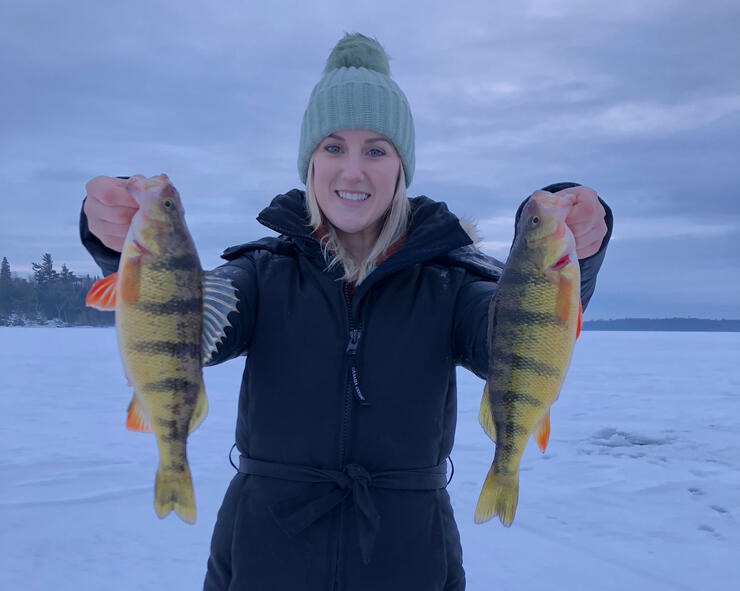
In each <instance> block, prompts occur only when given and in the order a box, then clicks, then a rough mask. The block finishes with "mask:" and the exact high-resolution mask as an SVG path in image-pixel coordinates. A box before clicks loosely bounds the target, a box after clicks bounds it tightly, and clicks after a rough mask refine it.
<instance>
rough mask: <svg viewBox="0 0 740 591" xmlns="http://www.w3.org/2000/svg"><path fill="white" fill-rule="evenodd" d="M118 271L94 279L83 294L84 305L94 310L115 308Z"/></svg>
mask: <svg viewBox="0 0 740 591" xmlns="http://www.w3.org/2000/svg"><path fill="white" fill-rule="evenodd" d="M117 287H118V273H113V274H112V275H108V277H103V278H102V279H100V280H98V281H96V282H95V283H94V284H93V286H92V287H91V288H90V291H88V292H87V296H85V305H86V306H88V307H90V308H95V309H96V310H115V308H116V291H117Z"/></svg>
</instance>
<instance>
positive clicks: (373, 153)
mask: <svg viewBox="0 0 740 591" xmlns="http://www.w3.org/2000/svg"><path fill="white" fill-rule="evenodd" d="M368 153H369V154H370V156H373V157H378V156H385V152H383V150H380V149H379V148H373V149H372V150H370V152H368Z"/></svg>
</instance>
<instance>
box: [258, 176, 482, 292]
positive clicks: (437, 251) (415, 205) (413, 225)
mask: <svg viewBox="0 0 740 591" xmlns="http://www.w3.org/2000/svg"><path fill="white" fill-rule="evenodd" d="M409 202H410V205H411V216H410V219H409V226H408V233H407V235H406V238H405V240H404V242H403V244H402V245H401V247H400V248H398V250H396V251H395V252H393V253H392V254H390V256H388V258H387V259H385V260H384V261H383V262H382V263H381V264H380V265H379V266H378V267H377V269H375V270H374V271H373V272H372V273H371V274H370V275H369V276H368V278H367V279H366V280H365V281H363V282H362V284H361V285H360V286H359V287H358V288H357V291H356V292H355V294H356V296H359V295H360V294H361V293H362V292H364V291H366V290H367V289H369V287H370V286H371V285H372V284H374V283H376V282H377V281H379V280H380V279H381V278H383V277H385V276H387V275H389V274H390V273H393V272H395V271H397V270H399V269H402V268H404V267H407V266H410V265H413V264H416V263H422V262H425V261H428V260H431V259H434V258H437V257H440V256H444V255H446V254H447V253H449V252H450V251H452V250H455V249H457V248H461V247H464V246H467V245H470V244H472V242H473V241H472V240H471V239H470V237H469V236H468V234H467V233H466V232H465V230H463V228H462V227H461V226H460V222H459V220H458V218H457V216H455V215H453V214H452V213H451V212H450V211H449V209H448V208H447V204H446V203H444V202H442V201H433V200H432V199H429V198H428V197H424V196H421V197H412V198H410V199H409ZM257 221H259V222H260V223H261V224H262V225H264V226H266V227H268V228H270V229H271V230H274V231H276V232H278V233H280V234H283V235H285V236H288V237H290V238H293V239H294V241H295V243H296V245H297V246H298V247H299V248H300V249H301V250H303V251H304V252H305V253H306V254H307V255H308V256H312V257H314V256H316V257H321V256H322V255H321V247H320V245H319V241H318V240H317V239H316V237H315V236H314V235H313V233H312V231H311V227H310V226H309V223H308V212H307V210H306V206H305V193H304V192H303V191H300V190H298V189H293V190H291V191H289V192H288V193H285V194H284V195H278V196H276V197H275V198H274V199H273V200H272V202H271V203H270V205H269V206H268V207H266V208H265V209H263V210H262V212H261V213H260V214H259V216H258V217H257Z"/></svg>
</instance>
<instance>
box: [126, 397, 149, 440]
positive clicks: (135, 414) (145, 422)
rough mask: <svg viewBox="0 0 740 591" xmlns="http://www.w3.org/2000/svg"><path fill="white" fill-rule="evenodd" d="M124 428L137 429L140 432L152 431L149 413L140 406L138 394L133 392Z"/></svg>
mask: <svg viewBox="0 0 740 591" xmlns="http://www.w3.org/2000/svg"><path fill="white" fill-rule="evenodd" d="M126 428H127V429H129V430H130V431H139V432H140V433H151V432H152V421H151V420H150V419H149V415H148V414H147V412H146V411H145V410H144V407H143V406H141V402H140V401H139V396H138V395H137V394H136V392H134V397H133V398H132V399H131V402H130V404H129V405H128V416H127V417H126Z"/></svg>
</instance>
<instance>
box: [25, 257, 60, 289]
mask: <svg viewBox="0 0 740 591" xmlns="http://www.w3.org/2000/svg"><path fill="white" fill-rule="evenodd" d="M31 267H33V278H34V280H35V281H36V283H37V284H38V285H46V284H48V283H51V282H53V281H55V280H56V279H57V277H58V276H59V274H58V273H57V272H56V271H55V270H54V261H53V260H52V258H51V254H49V253H48V252H47V253H44V256H43V257H41V263H31Z"/></svg>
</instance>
